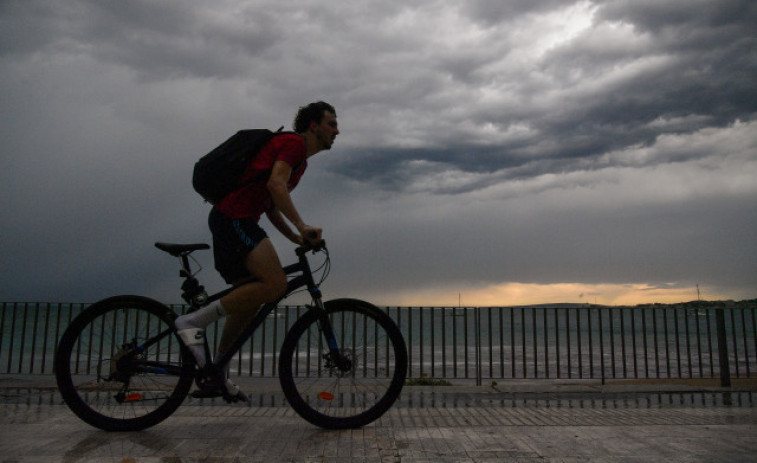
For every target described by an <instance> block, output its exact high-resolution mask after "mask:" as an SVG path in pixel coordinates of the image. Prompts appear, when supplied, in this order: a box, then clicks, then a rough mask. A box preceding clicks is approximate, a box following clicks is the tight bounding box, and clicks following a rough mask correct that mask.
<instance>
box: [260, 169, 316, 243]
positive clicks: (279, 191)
mask: <svg viewBox="0 0 757 463" xmlns="http://www.w3.org/2000/svg"><path fill="white" fill-rule="evenodd" d="M291 175H292V168H291V167H290V166H289V164H287V163H286V162H284V161H276V162H275V163H274V164H273V170H272V171H271V176H270V177H269V178H268V183H267V184H266V188H268V191H269V192H270V193H271V199H272V200H273V204H274V207H275V209H276V213H277V214H279V213H280V214H279V216H278V219H276V218H274V221H275V220H280V221H282V222H283V219H282V218H281V215H283V216H284V217H286V218H287V220H289V222H291V223H292V225H294V226H295V228H297V231H298V232H299V233H300V236H301V237H302V238H304V239H305V240H307V241H310V242H313V243H317V242H319V241H320V240H321V229H320V228H316V227H311V226H310V225H307V224H306V223H305V222H304V221H303V220H302V218H301V217H300V214H299V212H297V208H295V207H294V203H293V202H292V197H291V196H290V195H289V187H288V186H287V184H288V183H289V177H290V176H291ZM269 217H270V216H269ZM273 224H274V226H275V227H276V228H277V229H279V230H281V228H279V225H281V224H278V225H277V224H276V222H273ZM284 225H285V226H286V224H284ZM287 228H288V227H287ZM282 233H283V232H282ZM284 235H285V236H286V233H284ZM290 239H291V238H290Z"/></svg>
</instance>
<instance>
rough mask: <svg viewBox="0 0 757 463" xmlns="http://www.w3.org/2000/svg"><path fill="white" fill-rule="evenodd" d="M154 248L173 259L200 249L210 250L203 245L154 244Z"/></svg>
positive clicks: (207, 246)
mask: <svg viewBox="0 0 757 463" xmlns="http://www.w3.org/2000/svg"><path fill="white" fill-rule="evenodd" d="M155 247H156V248H158V249H160V250H161V251H165V252H167V253H169V254H171V255H172V256H174V257H180V256H182V255H186V254H189V253H190V252H192V251H197V250H200V249H210V246H209V245H207V244H205V243H196V244H173V243H155Z"/></svg>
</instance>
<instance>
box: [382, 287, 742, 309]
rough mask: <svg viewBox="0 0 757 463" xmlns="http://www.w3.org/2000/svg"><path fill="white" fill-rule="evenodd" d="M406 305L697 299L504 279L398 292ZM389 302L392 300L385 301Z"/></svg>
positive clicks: (658, 291)
mask: <svg viewBox="0 0 757 463" xmlns="http://www.w3.org/2000/svg"><path fill="white" fill-rule="evenodd" d="M700 294H701V297H702V299H707V300H723V299H729V298H728V297H726V296H723V295H722V294H718V293H716V292H715V291H714V290H713V289H711V288H700ZM395 297H397V298H398V299H399V301H398V303H392V305H404V306H446V307H453V306H457V305H458V303H459V304H461V305H462V306H468V307H496V306H517V305H534V304H557V303H585V304H600V305H614V306H619V305H629V306H633V305H638V304H654V303H660V304H674V303H679V302H689V301H694V300H697V289H696V287H683V288H682V287H676V286H673V285H670V286H669V287H658V286H651V285H648V284H596V285H591V284H583V283H557V284H535V283H515V282H512V283H502V284H496V285H491V286H486V287H467V288H461V289H460V290H456V289H439V288H428V289H423V290H418V291H413V292H408V293H404V294H398V295H395ZM386 302H387V303H388V302H389V301H386Z"/></svg>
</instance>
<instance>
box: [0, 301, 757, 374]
mask: <svg viewBox="0 0 757 463" xmlns="http://www.w3.org/2000/svg"><path fill="white" fill-rule="evenodd" d="M86 307H87V304H78V303H50V302H38V303H9V302H6V303H1V305H0V310H1V312H0V374H30V375H49V374H52V373H53V358H54V354H55V348H56V345H57V340H58V339H59V338H60V336H61V334H62V333H63V331H64V330H65V328H66V327H67V326H68V324H69V323H70V322H71V320H72V319H73V318H74V317H75V316H76V315H78V314H79V313H80V312H81V311H82V310H84V309H85V308H86ZM171 307H172V308H173V309H174V310H175V311H176V312H179V313H182V312H184V311H185V310H186V307H185V306H182V305H173V306H171ZM304 310H306V309H305V308H304V307H302V306H282V307H279V308H278V309H276V311H274V312H273V313H272V314H271V315H270V316H269V318H268V320H267V321H266V323H264V325H263V326H262V327H261V328H260V329H259V330H258V331H257V332H256V333H255V334H254V335H253V337H252V338H251V340H250V341H248V343H247V344H246V345H245V346H244V347H243V348H242V350H241V351H240V354H238V355H237V356H236V357H235V359H234V360H233V362H232V371H233V372H234V373H236V374H239V375H246V376H264V377H273V376H276V367H277V363H276V362H277V355H278V350H279V348H280V346H281V342H282V341H283V339H284V336H285V334H286V332H287V330H288V329H289V326H291V324H292V323H294V321H295V320H296V319H297V318H298V317H299V315H300V314H301V313H303V312H304ZM384 310H385V311H386V312H387V313H388V314H389V316H390V317H392V319H394V320H395V321H396V322H397V324H398V325H399V326H400V329H401V331H402V333H403V335H404V336H405V341H406V343H407V346H408V352H409V355H410V358H409V365H408V377H409V378H423V377H425V378H440V379H457V378H459V379H471V380H472V379H475V380H476V382H477V384H482V383H483V381H484V380H492V381H493V380H509V379H593V380H602V382H604V381H607V380H619V379H719V380H720V384H721V385H724V386H729V385H730V381H731V378H736V379H742V378H753V377H754V374H755V373H754V372H755V369H756V368H757V339H756V337H755V332H757V309H756V308H755V307H754V306H753V305H749V304H737V305H734V306H731V307H726V306H725V305H723V306H722V307H717V306H713V305H712V304H710V305H708V306H707V307H703V306H696V305H694V306H688V307H687V306H683V305H679V306H673V307H671V306H639V307H570V308H559V307H505V308H451V307H389V308H385V309H384ZM221 329H222V325H220V324H216V325H215V326H214V327H211V328H210V329H209V330H207V331H208V338H209V340H210V342H211V344H212V345H213V346H214V347H215V345H216V343H217V341H218V339H219V337H220V332H221Z"/></svg>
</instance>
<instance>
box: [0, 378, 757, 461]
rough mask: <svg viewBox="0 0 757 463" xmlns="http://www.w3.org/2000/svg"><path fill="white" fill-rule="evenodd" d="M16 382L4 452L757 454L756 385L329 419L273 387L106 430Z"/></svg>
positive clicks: (438, 400) (450, 404)
mask: <svg viewBox="0 0 757 463" xmlns="http://www.w3.org/2000/svg"><path fill="white" fill-rule="evenodd" d="M18 386H19V385H18V384H11V383H9V382H7V381H2V380H1V378H0V413H2V416H3V417H4V419H3V420H2V424H1V425H0V462H2V463H29V462H82V463H88V462H98V463H99V462H116V463H148V462H149V463H153V462H167V463H180V462H193V463H194V462H207V463H231V462H301V463H310V462H382V463H383V462H391V463H400V462H401V463H409V462H428V463H432V462H433V463H437V462H441V463H447V462H449V463H452V462H548V463H556V462H571V463H572V462H603V463H613V462H624V463H630V462H673V463H678V462H680V463H684V462H685V463H691V462H708V463H711V462H712V463H716V462H729V463H733V462H757V392H754V391H751V390H744V391H732V390H724V389H717V388H715V389H704V390H703V389H699V388H669V387H665V388H662V389H660V388H651V389H650V388H640V387H623V388H615V389H612V388H602V389H600V388H592V387H589V388H587V387H578V388H570V387H564V386H560V385H557V386H555V385H546V386H545V385H544V384H543V383H542V384H539V385H538V386H529V385H520V386H519V387H512V388H507V387H500V390H499V391H495V390H492V389H491V388H487V387H478V388H476V387H452V388H433V389H419V388H405V391H403V396H402V398H401V400H400V401H399V402H398V404H396V406H395V407H393V408H392V409H391V410H390V411H389V412H388V413H387V414H386V415H385V416H384V417H382V418H381V419H379V420H378V421H376V422H375V423H373V424H371V425H369V426H366V427H365V428H362V429H357V430H347V431H326V430H321V429H319V428H317V427H314V426H312V425H310V424H308V423H307V422H305V421H303V420H302V419H301V418H299V417H298V416H297V415H296V414H295V413H294V412H293V411H292V410H291V409H290V408H288V407H287V406H286V405H285V404H284V403H283V402H282V400H281V396H280V395H279V394H277V393H276V392H275V391H273V389H272V390H271V391H270V392H264V393H262V394H260V395H256V396H253V405H252V406H240V405H226V404H223V403H221V402H215V401H196V400H195V401H189V402H187V403H186V404H184V405H183V406H182V407H181V408H179V410H178V411H177V412H176V413H175V414H174V415H173V416H172V417H170V418H168V419H167V420H166V421H164V422H163V423H161V424H159V425H157V426H155V427H153V428H151V429H149V430H146V431H142V432H138V433H106V432H103V431H99V430H97V429H94V428H92V427H90V426H89V425H87V424H85V423H83V422H81V421H79V420H78V419H77V418H76V417H75V416H74V415H73V414H72V413H71V412H70V411H69V410H68V408H66V407H65V406H64V405H62V401H61V400H60V398H59V396H58V395H57V392H56V391H55V390H54V389H52V388H49V387H48V388H45V387H41V388H39V387H34V388H29V387H18ZM505 389H508V390H505ZM671 389H673V390H671Z"/></svg>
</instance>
